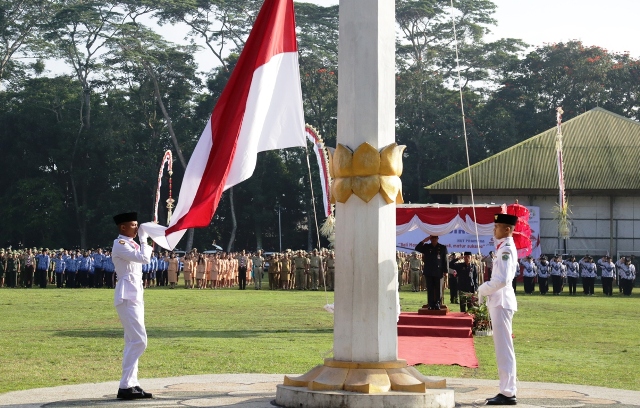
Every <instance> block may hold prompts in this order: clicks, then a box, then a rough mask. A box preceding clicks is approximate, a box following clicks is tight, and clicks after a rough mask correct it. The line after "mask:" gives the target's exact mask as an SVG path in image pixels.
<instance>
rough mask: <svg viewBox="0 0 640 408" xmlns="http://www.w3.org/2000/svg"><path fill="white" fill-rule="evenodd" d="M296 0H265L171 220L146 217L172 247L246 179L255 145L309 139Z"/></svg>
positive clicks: (152, 232)
mask: <svg viewBox="0 0 640 408" xmlns="http://www.w3.org/2000/svg"><path fill="white" fill-rule="evenodd" d="M295 27H296V26H295V16H294V11H293V0H265V2H264V4H263V5H262V9H261V10H260V13H259V14H258V18H257V19H256V22H255V25H254V26H253V29H252V30H251V34H250V35H249V38H248V39H247V42H246V44H245V47H244V50H243V51H242V54H240V58H239V59H238V63H237V65H236V67H235V69H234V70H233V73H232V74H231V77H230V78H229V82H228V83H227V86H226V87H225V89H224V91H223V92H222V95H221V96H220V99H219V100H218V103H217V104H216V106H215V108H214V109H213V112H212V114H211V117H210V119H209V123H208V124H207V126H206V128H205V129H204V132H203V133H202V136H201V137H200V140H199V141H198V144H197V145H196V148H195V150H194V151H193V154H192V155H191V159H189V164H188V165H187V169H186V171H185V175H184V179H183V181H182V187H181V189H180V194H179V197H178V204H177V206H176V210H175V212H174V213H173V216H172V218H171V222H170V224H169V226H168V227H164V226H161V225H158V224H154V223H145V224H142V226H141V228H142V230H143V231H144V232H146V233H148V234H149V236H151V238H152V239H153V240H154V241H155V242H156V243H157V244H158V245H160V246H161V247H163V248H166V249H173V248H175V246H176V245H177V244H178V242H179V241H180V239H181V238H182V236H183V235H184V233H185V231H186V230H187V229H188V228H193V227H206V226H208V225H209V223H210V222H211V219H212V218H213V214H214V213H215V211H216V208H217V207H218V203H219V202H220V197H221V196H222V193H223V192H224V191H225V190H227V189H228V188H230V187H233V186H234V185H236V184H238V183H240V182H242V181H244V180H246V179H248V178H249V177H251V175H252V174H253V171H254V169H255V167H256V160H257V155H258V152H262V151H266V150H273V149H284V148H287V147H294V146H305V144H306V141H305V125H304V115H303V111H302V91H301V88H300V71H299V66H298V45H297V43H296V31H295V30H296V28H295Z"/></svg>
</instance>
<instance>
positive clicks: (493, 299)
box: [478, 237, 518, 397]
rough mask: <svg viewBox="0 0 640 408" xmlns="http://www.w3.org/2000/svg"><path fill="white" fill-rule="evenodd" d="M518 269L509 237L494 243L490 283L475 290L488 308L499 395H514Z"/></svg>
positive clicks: (514, 248) (512, 244)
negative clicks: (514, 341) (515, 281)
mask: <svg viewBox="0 0 640 408" xmlns="http://www.w3.org/2000/svg"><path fill="white" fill-rule="evenodd" d="M517 265H518V255H517V251H516V245H515V243H514V242H513V238H512V237H507V238H503V239H500V240H496V257H495V258H494V260H493V272H492V273H491V280H490V281H488V282H485V283H483V284H482V285H481V286H480V288H478V295H479V296H481V297H484V296H486V297H488V300H487V307H488V308H489V314H490V315H491V323H492V326H493V344H494V346H495V350H496V360H497V362H498V375H499V377H500V393H501V394H503V395H505V396H507V397H513V396H515V395H516V354H515V350H514V348H513V338H512V321H513V314H514V313H515V312H516V311H517V310H518V302H517V301H516V294H515V293H514V291H513V286H511V281H512V280H513V279H514V277H515V270H516V267H517Z"/></svg>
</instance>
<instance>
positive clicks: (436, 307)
mask: <svg viewBox="0 0 640 408" xmlns="http://www.w3.org/2000/svg"><path fill="white" fill-rule="evenodd" d="M434 309H435V310H440V302H436V305H435V307H434Z"/></svg>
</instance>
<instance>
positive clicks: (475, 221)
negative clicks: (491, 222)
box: [450, 0, 482, 256]
mask: <svg viewBox="0 0 640 408" xmlns="http://www.w3.org/2000/svg"><path fill="white" fill-rule="evenodd" d="M450 1H451V24H452V26H453V41H454V44H455V48H456V70H457V72H458V92H459V93H460V108H461V109H462V130H463V132H464V147H465V149H466V153H467V170H468V173H469V188H470V191H471V208H473V221H474V223H473V225H474V226H475V230H476V243H477V245H478V255H480V256H482V254H481V252H480V234H479V233H478V217H477V216H476V201H475V197H474V195H473V181H472V179H471V160H469V140H468V138H467V122H466V116H465V113H464V98H463V95H462V75H461V74H460V56H459V53H458V34H457V32H456V21H455V17H454V15H453V11H454V7H453V0H450Z"/></svg>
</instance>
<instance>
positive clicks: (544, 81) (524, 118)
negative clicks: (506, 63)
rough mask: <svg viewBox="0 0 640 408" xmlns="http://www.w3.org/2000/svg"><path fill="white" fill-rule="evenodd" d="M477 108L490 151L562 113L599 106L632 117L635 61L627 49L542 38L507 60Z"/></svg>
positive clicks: (634, 114) (570, 115)
mask: <svg viewBox="0 0 640 408" xmlns="http://www.w3.org/2000/svg"><path fill="white" fill-rule="evenodd" d="M507 72H508V74H507V75H505V78H504V79H503V80H502V82H501V84H500V88H499V89H498V90H497V91H496V92H495V93H494V94H493V95H492V97H491V98H490V99H489V101H488V103H487V105H486V107H485V109H484V113H483V114H482V117H483V118H482V120H481V122H482V125H481V126H482V128H483V133H484V134H485V135H486V136H485V137H486V140H487V142H486V144H487V146H489V150H490V152H492V153H495V152H497V151H500V150H502V149H504V148H506V147H508V146H511V145H513V144H515V143H518V142H520V141H522V140H524V139H527V138H529V137H531V136H535V135H536V134H538V133H540V132H543V131H545V130H547V129H549V128H551V127H553V126H554V124H555V112H556V108H557V107H559V106H562V108H563V110H564V115H563V119H564V120H568V119H571V118H573V117H575V116H577V115H579V114H581V113H583V112H586V111H588V110H590V109H593V108H595V107H598V106H602V107H604V108H605V109H607V110H610V111H612V112H615V113H618V114H620V115H623V116H626V117H629V118H632V119H637V118H638V109H639V108H640V102H639V100H638V95H639V94H640V92H639V91H640V85H639V81H638V79H639V78H640V76H639V74H640V61H639V60H634V59H633V58H631V57H630V56H629V55H628V54H619V53H611V52H608V51H607V50H605V49H602V48H600V47H596V46H592V47H585V46H583V44H582V43H581V42H579V41H570V42H567V43H558V44H548V45H545V46H542V47H538V48H537V49H535V50H533V51H531V52H530V53H529V54H527V55H526V57H525V58H524V59H522V60H519V61H514V62H512V64H511V66H510V67H509V69H508V70H507Z"/></svg>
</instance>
